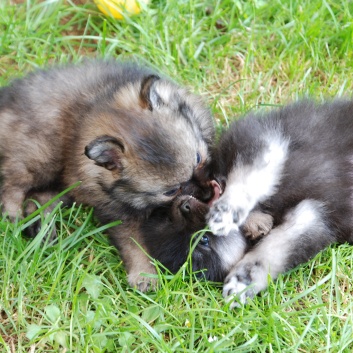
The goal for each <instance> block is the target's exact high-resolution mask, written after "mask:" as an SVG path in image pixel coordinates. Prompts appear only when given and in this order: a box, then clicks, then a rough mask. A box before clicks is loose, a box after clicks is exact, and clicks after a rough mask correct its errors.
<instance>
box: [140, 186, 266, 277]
mask: <svg viewBox="0 0 353 353" xmlns="http://www.w3.org/2000/svg"><path fill="white" fill-rule="evenodd" d="M215 194H216V195H217V191H216V192H215ZM216 197H217V196H216ZM210 202H212V200H211V201H210ZM208 212H209V205H208V204H206V203H203V202H201V201H199V200H197V199H196V198H194V197H192V196H189V195H181V196H178V197H177V198H176V199H175V200H174V201H173V203H172V205H170V206H168V207H161V208H159V209H156V210H154V212H153V213H152V214H151V216H150V217H149V218H148V219H147V220H146V222H144V223H142V224H141V234H142V235H143V237H144V239H145V244H146V247H147V249H148V253H149V254H150V255H151V256H152V257H153V258H155V259H157V260H158V261H159V262H161V263H162V264H163V266H165V267H166V268H167V269H168V270H169V271H171V272H172V273H176V272H177V271H178V270H179V269H180V268H181V266H182V265H183V264H184V263H185V262H186V261H187V259H188V257H189V255H190V251H191V250H193V251H192V253H191V264H192V270H193V271H195V272H197V271H202V276H203V278H205V279H207V280H211V281H215V282H223V281H224V279H225V277H226V276H227V274H228V273H229V269H230V268H231V267H232V266H233V264H234V259H240V257H241V256H242V255H243V249H244V247H245V248H250V247H251V246H252V245H253V244H254V241H258V239H259V238H261V237H263V236H265V235H266V234H268V232H269V231H270V230H271V228H272V217H271V216H270V215H268V214H265V213H262V212H259V211H256V210H253V211H252V212H250V214H249V216H248V218H247V219H246V221H245V223H244V224H243V225H242V227H241V232H242V233H241V234H242V236H238V237H219V236H216V235H213V234H212V233H211V232H210V231H208V230H206V229H205V228H206V225H207V224H206V215H207V214H208ZM200 231H201V232H200ZM196 232H198V233H197V234H195V233H196ZM200 233H201V234H200ZM255 239H257V240H255ZM195 242H196V243H195ZM239 249H240V251H239Z"/></svg>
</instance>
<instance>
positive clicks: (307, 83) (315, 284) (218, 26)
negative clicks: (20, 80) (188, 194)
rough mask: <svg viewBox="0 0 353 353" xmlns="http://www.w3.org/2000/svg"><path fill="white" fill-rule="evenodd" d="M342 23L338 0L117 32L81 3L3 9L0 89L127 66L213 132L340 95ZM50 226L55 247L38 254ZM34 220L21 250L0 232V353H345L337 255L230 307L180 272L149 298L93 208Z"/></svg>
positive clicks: (352, 324)
mask: <svg viewBox="0 0 353 353" xmlns="http://www.w3.org/2000/svg"><path fill="white" fill-rule="evenodd" d="M15 2H17V3H19V4H17V5H15V4H14V3H15ZM352 13H353V3H352V2H349V1H338V0H323V1H319V0H303V1H299V0H296V1H294V0H293V1H290V0H274V1H263V0H252V1H245V0H243V1H241V0H233V1H231V0H219V1H202V0H191V1H186V0H160V1H157V0H156V1H152V2H151V3H150V5H149V6H148V8H147V9H146V11H144V12H143V13H142V14H141V15H140V16H137V17H133V18H131V19H128V20H127V21H125V22H119V21H116V20H114V19H110V18H106V17H104V16H103V15H102V14H101V13H99V12H98V11H97V9H96V7H95V5H94V3H93V2H92V1H89V0H87V1H69V0H68V1H60V0H58V1H52V0H51V1H49V0H44V1H38V0H28V1H27V2H22V3H21V1H9V0H2V1H0V85H5V84H6V83H7V82H8V81H9V80H10V79H11V78H14V77H19V76H22V75H24V74H25V73H27V72H29V71H31V70H33V69H35V68H37V67H42V66H45V65H47V64H52V63H62V62H67V61H78V60H80V59H82V58H83V57H84V56H100V57H106V56H112V57H120V58H130V57H135V58H139V59H140V60H142V61H145V62H148V63H150V64H152V65H153V66H155V67H157V68H159V69H161V70H162V71H163V72H165V73H166V74H168V75H170V76H171V77H173V78H174V79H175V80H177V81H179V82H180V83H182V84H185V85H187V86H189V87H191V88H192V90H194V91H196V92H199V93H200V94H202V95H204V97H205V99H206V100H207V101H208V102H209V104H210V106H211V107H212V110H213V112H214V114H215V117H216V119H217V122H218V124H223V125H224V124H227V121H229V120H231V119H234V117H235V116H236V115H238V114H242V113H244V112H246V111H247V110H249V109H251V108H256V107H257V106H259V105H276V104H283V103H286V102H289V101H291V100H294V99H297V98H298V97H302V96H307V95H309V96H313V97H315V98H317V99H323V98H325V97H333V96H337V95H348V96H350V95H351V92H352V82H353V81H352V77H353V44H352V43H353V16H352ZM37 217H39V216H37ZM42 217H44V216H42ZM54 220H56V221H55V222H56V226H57V229H58V234H59V240H58V243H57V244H55V245H54V246H49V245H48V244H46V245H44V246H43V245H42V239H43V238H45V233H46V232H47V231H48V230H50V227H52V226H53V225H54V223H53V222H54ZM26 222H31V220H26ZM43 223H44V225H45V227H44V228H43V231H42V232H41V233H40V234H39V235H38V237H37V238H36V239H34V240H31V241H29V240H28V239H25V238H23V237H22V235H21V228H22V227H23V225H21V224H17V225H14V224H11V223H8V222H7V221H6V220H1V222H0V249H1V250H0V285H1V291H0V352H1V353H2V352H10V353H14V352H16V353H22V352H26V353H27V352H31V353H33V352H35V353H37V352H45V353H48V352H62V353H64V352H65V353H69V352H79V353H82V352H93V353H98V352H99V353H100V352H102V353H103V352H266V353H268V352H290V353H292V352H352V350H353V332H352V331H353V300H352V296H353V281H352V280H351V274H352V266H353V264H352V263H353V257H352V249H351V247H349V246H348V245H342V246H332V247H330V248H329V249H327V250H326V251H325V252H323V253H321V254H319V255H318V256H317V257H316V258H315V259H313V260H312V261H310V262H309V263H308V264H304V265H302V266H300V267H299V268H296V269H294V270H292V271H291V272H290V273H288V274H286V275H283V276H280V278H279V279H278V280H277V281H275V282H271V283H270V285H269V289H268V290H267V291H265V292H264V293H262V294H261V295H260V296H257V297H256V298H254V300H253V301H251V302H250V303H249V305H247V306H245V307H243V308H240V309H236V310H229V308H228V306H227V304H226V303H225V302H224V300H223V298H222V296H221V286H220V285H215V284H212V283H207V282H201V283H200V282H197V281H195V280H193V278H190V277H189V276H187V271H186V268H183V269H181V271H180V272H179V273H178V274H177V275H176V276H162V275H159V276H160V283H161V284H160V288H159V289H158V290H157V291H156V292H153V293H148V294H141V293H139V292H137V291H135V290H133V289H131V288H129V286H128V285H127V282H126V278H125V271H124V267H123V265H122V263H121V261H120V259H119V256H118V255H117V253H116V250H115V249H114V248H112V247H111V246H110V245H109V244H108V242H107V239H106V237H105V235H104V232H103V230H104V229H102V228H99V225H98V224H97V223H96V222H95V221H94V219H93V217H92V212H91V210H87V209H84V208H82V207H75V208H72V209H67V210H60V209H59V208H57V209H55V210H54V211H53V213H52V214H51V215H49V216H46V217H44V219H43Z"/></svg>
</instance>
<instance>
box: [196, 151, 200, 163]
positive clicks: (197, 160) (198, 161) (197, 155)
mask: <svg viewBox="0 0 353 353" xmlns="http://www.w3.org/2000/svg"><path fill="white" fill-rule="evenodd" d="M200 163H201V155H200V153H198V152H197V153H196V164H200Z"/></svg>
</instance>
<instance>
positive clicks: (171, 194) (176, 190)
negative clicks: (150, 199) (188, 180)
mask: <svg viewBox="0 0 353 353" xmlns="http://www.w3.org/2000/svg"><path fill="white" fill-rule="evenodd" d="M179 191H180V186H178V187H176V188H173V189H170V190H168V191H166V192H164V193H163V195H164V196H168V197H171V196H175V195H176V194H177V193H178V192H179Z"/></svg>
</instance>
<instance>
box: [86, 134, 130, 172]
mask: <svg viewBox="0 0 353 353" xmlns="http://www.w3.org/2000/svg"><path fill="white" fill-rule="evenodd" d="M124 151H125V148H124V144H123V142H122V141H120V140H118V139H116V138H115V137H112V136H100V137H97V138H96V139H95V140H93V141H91V142H90V143H89V144H88V145H87V146H86V147H85V155H86V156H87V157H88V158H89V159H92V160H94V161H95V162H96V164H97V165H99V166H101V167H104V168H106V169H108V170H122V168H123V165H122V163H121V159H122V155H123V153H124Z"/></svg>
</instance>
